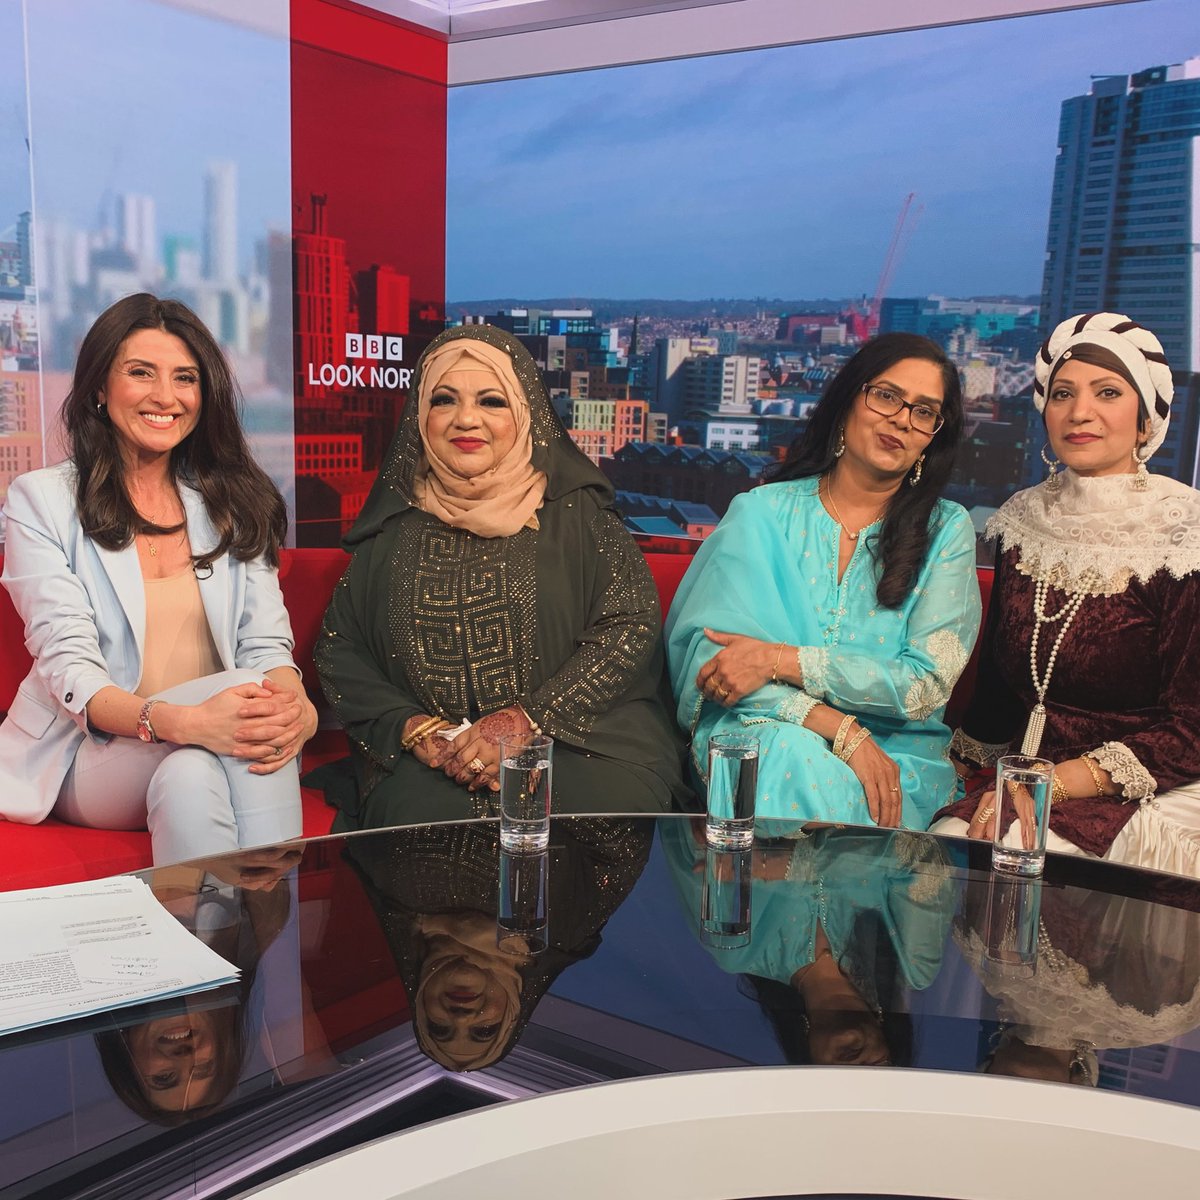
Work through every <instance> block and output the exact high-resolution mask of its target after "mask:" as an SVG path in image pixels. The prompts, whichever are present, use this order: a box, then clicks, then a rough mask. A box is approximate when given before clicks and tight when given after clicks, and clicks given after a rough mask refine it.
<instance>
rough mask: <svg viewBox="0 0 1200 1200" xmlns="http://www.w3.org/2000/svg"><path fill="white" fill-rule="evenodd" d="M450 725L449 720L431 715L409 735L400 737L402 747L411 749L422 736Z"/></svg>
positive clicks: (424, 736)
mask: <svg viewBox="0 0 1200 1200" xmlns="http://www.w3.org/2000/svg"><path fill="white" fill-rule="evenodd" d="M448 727H449V722H448V721H444V720H442V718H441V717H429V718H427V719H426V720H424V721H422V722H421V724H420V725H418V726H417V727H416V729H414V730H413V731H412V733H410V734H409V735H408V736H407V737H402V738H401V739H400V748H401V749H402V750H411V749H412V748H413V747H414V746H415V745H416V744H417V743H418V742H419V741H421V739H422V738H426V737H428V736H429V735H430V734H431V733H435V732H436V731H437V730H439V729H446V728H448Z"/></svg>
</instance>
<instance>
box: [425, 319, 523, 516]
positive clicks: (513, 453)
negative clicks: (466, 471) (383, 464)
mask: <svg viewBox="0 0 1200 1200" xmlns="http://www.w3.org/2000/svg"><path fill="white" fill-rule="evenodd" d="M455 370H459V371H487V372H489V373H490V374H493V375H495V377H496V378H497V380H498V381H499V383H500V387H501V389H502V390H503V392H504V395H505V397H506V398H507V400H508V405H509V409H510V410H511V412H512V415H513V420H514V421H515V422H516V426H517V436H516V440H515V441H514V443H513V447H512V449H511V450H510V451H509V452H508V453H507V454H506V455H505V456H504V457H503V458H502V459H501V460H500V461H499V462H498V463H497V464H496V465H495V466H494V467H493V468H492V469H491V470H490V471H487V472H485V473H484V474H483V475H478V476H476V477H475V478H474V479H464V478H463V476H461V475H457V474H455V473H454V472H453V471H452V470H451V469H450V467H449V465H448V464H447V463H446V462H445V461H444V460H442V459H441V458H439V457H438V456H437V454H436V453H435V452H434V450H433V449H432V448H431V447H430V445H429V437H428V434H427V429H428V425H429V410H430V397H431V396H432V395H433V393H434V391H435V390H436V388H437V385H438V383H439V382H440V381H441V380H442V378H443V377H444V376H445V375H446V374H447V373H448V372H450V371H455ZM417 406H418V407H417V425H418V428H419V429H420V432H421V446H422V448H423V450H424V458H423V461H422V462H421V464H420V466H419V467H418V468H417V473H416V478H415V479H414V480H413V493H414V499H415V501H416V503H417V506H418V507H419V508H421V509H424V511H425V512H427V513H429V514H430V515H431V516H435V517H437V518H438V520H439V521H443V522H445V524H447V525H450V526H453V527H454V528H455V529H466V530H468V531H469V532H471V533H474V534H477V535H478V536H479V537H511V536H512V535H513V534H514V533H517V532H518V531H520V530H521V529H524V528H526V527H528V528H530V529H537V528H538V519H537V510H538V509H539V508H541V506H542V498H543V496H544V495H545V492H546V476H545V474H544V473H543V472H541V471H538V470H536V469H535V468H534V466H533V461H532V460H533V438H532V435H531V434H530V420H529V401H528V399H527V398H526V396H525V392H524V389H523V388H522V387H521V385H520V383H519V382H518V381H517V376H516V373H515V372H514V371H513V365H512V360H511V359H510V358H509V356H508V355H507V354H505V353H504V351H503V350H499V349H497V348H496V347H494V346H491V345H489V344H488V343H486V342H482V341H476V340H466V339H460V340H456V341H449V342H445V343H443V344H442V345H441V346H439V347H438V348H437V349H436V350H434V352H433V353H432V354H430V355H429V356H428V357H427V358H426V359H425V361H424V362H423V363H422V364H421V390H420V393H419V395H418V396H417Z"/></svg>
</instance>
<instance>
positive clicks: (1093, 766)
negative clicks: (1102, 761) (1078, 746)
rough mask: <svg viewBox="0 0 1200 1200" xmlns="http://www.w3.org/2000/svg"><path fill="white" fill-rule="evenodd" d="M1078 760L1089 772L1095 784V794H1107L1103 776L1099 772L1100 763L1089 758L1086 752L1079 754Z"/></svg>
mask: <svg viewBox="0 0 1200 1200" xmlns="http://www.w3.org/2000/svg"><path fill="white" fill-rule="evenodd" d="M1079 761H1080V762H1081V763H1083V765H1084V766H1085V767H1087V769H1088V771H1089V772H1091V776H1092V782H1093V783H1094V784H1095V785H1096V795H1097V796H1107V795H1108V793H1107V792H1106V791H1105V790H1104V777H1103V776H1102V775H1101V774H1100V765H1099V764H1098V763H1097V762H1096V760H1095V759H1094V758H1089V757H1088V756H1087V755H1086V754H1081V755H1080V756H1079Z"/></svg>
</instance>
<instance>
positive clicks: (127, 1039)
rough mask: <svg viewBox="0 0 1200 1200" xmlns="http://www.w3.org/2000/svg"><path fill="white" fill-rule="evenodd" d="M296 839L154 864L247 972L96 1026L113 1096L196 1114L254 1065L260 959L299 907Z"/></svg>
mask: <svg viewBox="0 0 1200 1200" xmlns="http://www.w3.org/2000/svg"><path fill="white" fill-rule="evenodd" d="M303 853H304V852H303V849H302V848H300V847H296V846H279V847H268V848H267V849H265V850H253V851H244V852H241V853H239V854H234V855H229V856H224V857H221V858H215V859H208V860H200V861H197V862H194V863H190V864H188V865H186V866H182V867H167V868H161V869H159V870H156V871H152V872H150V873H148V875H147V882H148V883H149V885H150V888H151V890H152V891H153V892H154V895H155V897H156V898H157V899H158V901H159V902H160V903H161V904H162V905H163V907H165V908H166V909H167V910H168V911H169V912H170V913H171V914H172V915H173V916H174V917H175V918H176V919H177V920H178V921H179V922H180V923H181V924H182V925H184V926H185V927H186V928H187V929H189V930H191V932H192V933H193V934H194V935H195V936H196V937H197V938H199V939H200V940H201V941H202V942H204V944H205V945H206V946H208V947H209V948H210V949H212V950H214V951H216V953H217V954H219V955H221V957H222V958H224V959H225V960H226V961H227V962H229V963H232V964H233V966H235V967H236V968H237V969H238V971H239V972H240V975H239V978H238V981H237V982H236V983H234V984H229V985H228V986H226V987H223V988H218V989H216V990H215V991H207V992H198V993H196V994H195V995H193V996H187V997H183V998H182V999H172V1000H169V1001H164V1002H163V1003H161V1004H158V1005H150V1006H143V1007H142V1008H140V1009H139V1010H137V1014H138V1017H139V1019H137V1020H130V1019H129V1016H130V1014H126V1013H121V1014H118V1019H119V1021H120V1024H119V1026H118V1027H117V1028H115V1029H107V1030H103V1031H101V1032H99V1033H97V1034H95V1035H94V1036H95V1042H96V1049H97V1051H98V1052H99V1056H100V1063H101V1066H102V1067H103V1069H104V1074H105V1077H106V1078H107V1079H108V1082H109V1084H110V1085H111V1086H112V1089H113V1093H114V1095H115V1096H116V1097H117V1098H118V1099H119V1100H120V1101H121V1102H122V1103H123V1104H124V1105H125V1106H126V1107H127V1108H128V1109H129V1110H130V1111H131V1112H133V1113H134V1114H135V1115H137V1116H138V1117H140V1118H141V1119H142V1120H144V1121H149V1122H153V1123H154V1124H156V1125H179V1124H183V1123H185V1122H187V1121H194V1120H197V1119H199V1118H201V1117H204V1116H207V1115H208V1114H209V1113H211V1112H213V1111H215V1110H216V1109H217V1108H219V1107H220V1106H221V1105H222V1104H223V1103H224V1102H225V1101H226V1100H227V1099H228V1098H229V1096H230V1094H231V1093H232V1092H233V1091H234V1089H235V1088H236V1086H237V1085H238V1082H239V1081H240V1080H241V1078H242V1077H243V1075H244V1074H245V1073H246V1069H247V1058H248V1051H249V1048H250V1046H251V1045H252V1043H254V1042H255V1041H256V1039H258V1038H259V1037H260V1036H261V1034H262V1032H263V1031H262V1005H261V1003H256V1002H255V1001H256V999H257V990H258V987H257V985H258V982H259V979H258V966H259V962H260V961H261V959H262V956H263V954H264V953H265V952H266V950H267V948H268V947H269V946H270V945H271V944H272V943H273V942H274V941H275V939H276V938H277V937H278V936H279V934H280V932H281V931H282V930H283V928H284V926H285V925H286V924H287V921H288V917H289V914H290V913H291V909H292V896H291V889H290V888H289V887H288V886H287V884H286V883H284V882H283V880H284V878H285V876H286V875H287V873H288V872H289V871H291V870H292V869H293V868H294V867H295V866H296V865H297V864H298V863H299V862H300V861H301V858H302V857H303Z"/></svg>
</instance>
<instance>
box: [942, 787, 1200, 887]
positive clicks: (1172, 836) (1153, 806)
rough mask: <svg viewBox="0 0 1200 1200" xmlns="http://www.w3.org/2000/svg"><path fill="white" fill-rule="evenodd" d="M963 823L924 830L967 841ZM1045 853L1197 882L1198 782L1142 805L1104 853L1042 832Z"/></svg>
mask: <svg viewBox="0 0 1200 1200" xmlns="http://www.w3.org/2000/svg"><path fill="white" fill-rule="evenodd" d="M967 828H968V827H967V822H966V821H963V820H960V819H959V818H958V817H943V818H942V819H941V820H940V821H935V822H934V824H933V825H931V826H930V827H929V832H930V833H941V834H947V835H949V836H950V837H966V835H967ZM1018 837H1019V834H1018V831H1017V827H1016V823H1015V822H1014V823H1013V824H1012V825H1011V826H1010V827H1009V830H1008V833H1006V834H1005V837H1004V840H1005V842H1006V843H1007V842H1009V840H1010V839H1011V840H1012V845H1018V844H1019V843H1018V841H1017V839H1018ZM1046 849H1047V850H1053V851H1054V852H1055V853H1056V854H1078V855H1080V856H1081V857H1083V858H1101V859H1103V860H1104V861H1105V862H1115V863H1123V864H1125V865H1126V866H1130V867H1143V868H1145V869H1147V870H1151V871H1169V872H1171V874H1173V875H1188V876H1190V877H1191V878H1193V879H1200V780H1197V781H1196V782H1195V783H1185V784H1183V785H1182V786H1181V787H1177V788H1173V789H1172V790H1171V791H1169V792H1164V793H1163V794H1162V795H1161V796H1156V797H1155V798H1154V799H1153V800H1150V801H1148V802H1147V803H1146V804H1143V805H1141V806H1140V807H1139V808H1138V810H1137V812H1135V813H1134V814H1133V816H1132V817H1131V818H1130V820H1129V823H1128V824H1127V825H1126V826H1125V828H1124V829H1122V830H1121V832H1120V833H1118V834H1117V837H1116V841H1114V842H1113V844H1112V845H1111V846H1110V847H1109V848H1108V853H1107V854H1100V855H1097V854H1089V853H1088V851H1086V850H1081V849H1080V848H1079V847H1078V846H1076V845H1075V843H1074V842H1068V841H1067V839H1066V838H1064V837H1059V835H1058V834H1057V833H1055V832H1054V830H1053V829H1050V830H1047V831H1046Z"/></svg>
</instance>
